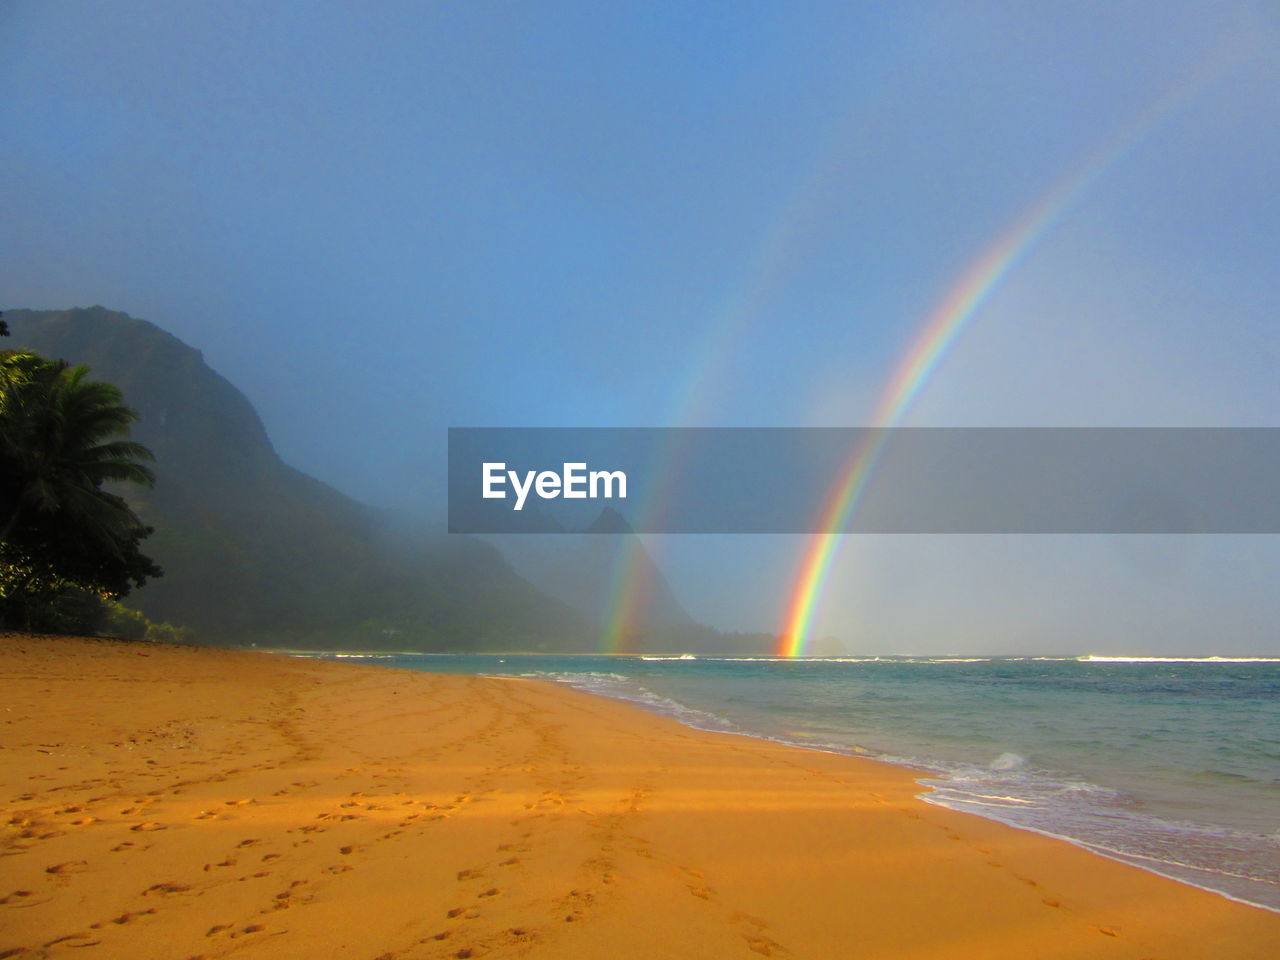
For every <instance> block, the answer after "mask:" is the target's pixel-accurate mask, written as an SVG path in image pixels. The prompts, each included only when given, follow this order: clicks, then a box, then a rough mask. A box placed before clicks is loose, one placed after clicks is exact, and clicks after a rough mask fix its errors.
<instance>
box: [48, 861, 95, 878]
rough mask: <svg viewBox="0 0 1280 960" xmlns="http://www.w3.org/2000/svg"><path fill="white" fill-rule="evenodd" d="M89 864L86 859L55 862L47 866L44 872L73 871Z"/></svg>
mask: <svg viewBox="0 0 1280 960" xmlns="http://www.w3.org/2000/svg"><path fill="white" fill-rule="evenodd" d="M88 865H89V864H88V861H85V860H68V861H67V862H66V863H55V864H53V865H52V866H49V867H45V868H44V872H45V873H51V874H54V875H58V874H63V873H71V872H72V871H74V870H75V869H76V868H78V867H87V866H88Z"/></svg>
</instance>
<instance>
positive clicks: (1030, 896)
mask: <svg viewBox="0 0 1280 960" xmlns="http://www.w3.org/2000/svg"><path fill="white" fill-rule="evenodd" d="M921 789H922V788H921V787H920V786H919V785H918V784H916V783H915V782H914V781H913V780H912V778H911V775H910V774H909V773H908V772H907V771H904V770H902V769H901V768H897V767H893V766H889V765H886V764H881V763H877V762H875V761H871V760H863V759H856V758H847V757H840V756H834V755H829V754H823V753H817V752H811V751H805V750H800V749H796V748H791V747H785V746H781V745H778V744H773V743H769V742H766V741H758V740H752V739H748V738H744V737H735V736H730V735H725V734H713V733H703V732H700V731H695V730H691V729H688V728H685V727H682V726H680V725H679V724H677V723H676V722H674V721H672V720H669V719H666V718H664V717H659V716H655V715H650V714H647V713H645V712H643V711H640V710H638V709H635V708H633V707H630V706H628V705H625V704H621V703H617V702H614V701H610V700H606V699H603V698H597V697H593V696H590V695H588V694H584V693H579V692H577V691H573V690H568V689H565V688H562V687H557V686H553V685H550V684H544V683H539V682H533V681H521V680H501V679H486V678H479V677H459V676H447V675H432V674H421V673H414V672H409V671H398V670H388V669H384V668H379V667H371V666H363V665H354V664H339V663H327V662H316V661H305V660H296V659H290V658H286V657H279V656H270V655H266V654H255V653H247V652H234V651H223V650H202V649H195V648H180V647H163V646H152V645H144V644H123V643H115V642H108V641H88V640H77V639H72V638H48V637H40V638H32V637H16V636H12V635H10V636H5V637H0V811H2V813H3V817H2V822H3V825H4V826H3V846H2V848H0V957H23V958H34V957H77V958H129V960H148V958H155V960H184V958H195V957H202V958H205V960H213V958H218V957H227V956H236V957H281V958H299V960H303V958H306V960H313V958H328V957H350V958H355V960H414V958H423V960H427V958H467V957H475V958H479V957H495V958H496V957H533V958H546V960H563V958H579V957H580V958H593V960H594V958H608V960H627V958H646V960H650V958H656V957H672V958H711V960H715V958H730V957H736V958H742V960H751V958H753V957H759V956H765V957H776V958H787V957H795V958H812V960H840V958H846V957H847V958H854V957H858V958H882V957H884V958H887V957H893V958H913V960H926V958H928V960H935V958H943V957H945V958H960V960H965V958H975V960H976V958H1005V957H1008V958H1026V957H1037V958H1064V960H1065V958H1071V960H1079V958H1093V957H1103V958H1105V957H1116V958H1133V960H1142V958H1152V960H1154V958H1160V960H1174V958H1206V960H1208V958H1215V960H1217V958H1251V957H1256V958H1267V960H1270V958H1273V957H1276V956H1280V915H1277V914H1274V913H1271V912H1268V911H1264V910H1260V909H1255V908H1251V907H1248V906H1244V905H1241V904H1237V903H1233V902H1231V901H1228V900H1226V899H1225V898H1222V897H1219V896H1216V895H1214V894H1210V893H1205V892H1202V891H1199V890H1195V889H1193V888H1191V887H1187V886H1184V885H1182V884H1179V883H1175V882H1173V881H1171V880H1165V879H1163V878H1161V877H1157V876H1155V875H1152V874H1148V873H1145V872H1143V871H1140V870H1137V869H1135V868H1132V867H1129V866H1125V865H1123V864H1119V863H1114V862H1112V861H1109V860H1106V859H1103V858H1101V857H1098V856H1095V855H1093V854H1090V853H1087V852H1085V851H1083V850H1080V849H1078V848H1076V847H1073V846H1071V845H1070V844H1067V843H1063V842H1060V841H1055V840H1051V839H1047V838H1044V837H1040V836H1037V835H1034V834H1031V833H1026V832H1023V831H1018V830H1014V829H1012V828H1008V827H1004V826H1002V825H1000V824H997V823H992V822H989V821H986V820H983V819H981V818H977V817H972V816H967V815H965V814H959V813H953V812H951V811H948V810H943V809H940V808H937V807H932V806H929V805H927V804H924V803H922V802H920V801H919V800H916V799H914V797H915V795H916V794H918V793H920V792H921Z"/></svg>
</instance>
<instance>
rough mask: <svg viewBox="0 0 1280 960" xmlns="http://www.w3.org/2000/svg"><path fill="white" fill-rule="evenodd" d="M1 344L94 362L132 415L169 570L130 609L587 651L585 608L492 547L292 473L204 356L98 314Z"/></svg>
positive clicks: (226, 633)
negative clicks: (149, 462)
mask: <svg viewBox="0 0 1280 960" xmlns="http://www.w3.org/2000/svg"><path fill="white" fill-rule="evenodd" d="M5 319H6V320H7V321H8V323H9V326H10V329H11V331H12V336H11V337H10V338H9V340H8V341H7V342H6V343H5V344H4V346H5V347H12V348H19V347H25V348H27V349H31V350H33V351H35V352H37V353H40V354H42V355H44V356H48V357H61V358H64V359H66V360H68V361H70V362H72V363H85V364H88V366H89V367H90V368H91V370H92V374H91V375H92V377H93V378H94V379H101V380H106V381H109V382H111V383H114V384H116V385H117V386H119V387H120V388H121V390H123V392H124V396H125V399H126V402H128V403H129V405H130V406H132V407H133V408H134V409H135V410H137V411H138V413H139V421H138V422H137V423H136V424H135V426H134V431H133V437H134V439H136V440H139V441H140V442H142V443H145V444H146V445H147V446H149V447H150V448H151V449H152V451H153V452H154V453H155V455H156V463H155V465H154V466H155V473H156V477H157V483H156V486H155V488H154V489H152V490H138V489H131V490H126V491H121V492H122V493H124V494H125V495H126V496H127V497H128V499H129V500H130V501H131V503H133V504H134V506H135V509H136V510H137V511H138V513H139V515H140V516H141V517H142V518H143V519H144V520H145V521H146V522H147V523H148V524H150V525H152V526H154V527H155V528H156V532H155V534H153V535H152V537H150V538H149V539H148V540H147V541H145V542H144V544H143V549H144V552H146V553H147V554H148V555H150V556H153V557H154V558H155V559H156V560H157V561H158V562H159V563H160V564H161V566H163V567H164V568H165V573H166V575H165V576H164V577H163V578H161V579H159V580H156V581H154V582H153V583H150V584H148V585H147V586H146V587H145V588H143V589H142V590H139V591H136V592H135V593H134V594H133V595H131V596H130V597H129V599H128V602H129V604H130V605H132V606H135V607H137V608H138V609H140V610H141V611H142V612H143V613H145V614H146V615H147V616H148V617H150V618H151V619H153V620H168V621H171V622H174V623H181V624H184V625H187V626H190V627H192V628H193V629H194V631H195V632H196V639H197V640H199V641H200V642H205V643H231V644H247V643H258V644H270V645H275V646H298V647H310V648H378V649H392V648H395V649H413V650H441V651H444V650H451V651H467V650H548V651H574V650H589V649H592V648H593V646H594V643H595V633H596V630H595V628H594V626H593V625H592V624H591V623H590V622H589V620H588V619H587V618H585V617H584V616H583V615H582V614H581V613H579V612H577V611H574V610H572V609H570V608H569V607H568V606H567V605H566V604H564V603H562V602H560V601H558V600H555V599H553V598H551V597H548V596H547V595H546V594H545V593H543V592H541V591H539V590H537V589H536V588H535V587H533V586H532V585H530V584H529V583H528V582H527V581H525V580H524V579H522V578H521V577H520V576H518V575H517V574H516V573H515V572H514V571H513V570H512V569H511V567H510V565H509V564H508V563H507V562H506V561H505V560H504V558H503V557H502V556H501V554H500V552H499V551H498V550H497V549H495V548H494V547H493V546H491V545H489V544H486V543H483V542H482V541H480V540H477V539H474V538H470V537H460V536H449V535H445V534H434V535H433V534H426V533H424V534H421V535H414V536H406V535H403V534H400V535H393V534H392V532H391V528H392V527H393V526H394V523H392V522H389V521H388V518H387V517H386V516H385V515H384V514H383V513H382V512H380V511H377V510H374V509H373V508H370V507H367V506H365V505H363V504H360V503H358V502H356V501H354V500H352V499H351V498H349V497H347V496H345V495H344V494H342V493H339V492H338V491H337V490H334V489H333V488H332V487H329V486H328V485H326V484H324V483H322V482H320V481H319V480H316V479H315V478H313V477H310V476H308V475H306V474H304V473H302V472H301V471H299V470H296V469H294V468H292V467H290V466H288V465H287V464H285V463H284V462H283V461H282V460H281V459H280V458H279V456H278V455H277V454H276V452H275V449H274V448H273V447H272V445H271V442H270V439H269V438H268V436H267V432H266V430H265V429H264V427H263V425H262V421H261V420H260V419H259V417H258V415H257V413H256V411H255V410H254V408H253V406H252V404H250V402H249V401H248V399H246V398H245V397H244V395H243V394H241V393H240V392H239V391H238V390H237V389H236V388H235V387H234V386H232V385H231V384H230V383H229V382H228V381H227V380H225V379H224V378H223V377H221V376H219V375H218V374H217V373H215V372H214V371H213V370H211V369H210V368H209V367H208V366H207V365H206V364H205V363H204V360H203V357H202V356H201V354H200V352H199V351H198V350H195V349H193V348H192V347H190V346H188V345H186V344H185V343H183V342H182V341H181V340H179V339H178V338H177V337H174V336H172V335H171V334H169V333H166V332H165V331H164V330H162V329H160V328H159V327H157V326H155V325H154V324H152V323H149V322H147V321H145V320H139V319H136V318H133V317H130V316H128V315H127V314H123V313H116V312H113V311H110V310H106V309H104V308H102V307H90V308H84V309H72V310H60V311H30V310H12V311H6V312H5Z"/></svg>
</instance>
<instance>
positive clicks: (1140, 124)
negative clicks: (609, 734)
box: [775, 63, 1223, 657]
mask: <svg viewBox="0 0 1280 960" xmlns="http://www.w3.org/2000/svg"><path fill="white" fill-rule="evenodd" d="M1210 66H1215V65H1212V64H1207V63H1206V64H1201V65H1200V67H1199V68H1198V69H1197V70H1196V71H1195V72H1194V73H1193V74H1192V76H1191V77H1190V78H1189V79H1188V80H1186V81H1183V82H1181V83H1178V84H1175V85H1174V86H1173V87H1171V88H1170V89H1169V90H1168V91H1166V92H1165V94H1164V95H1162V96H1161V97H1160V98H1159V99H1157V100H1156V101H1155V102H1154V103H1153V104H1152V105H1151V106H1149V107H1148V108H1147V109H1145V110H1144V111H1142V112H1141V113H1140V114H1139V115H1138V117H1137V118H1136V119H1135V120H1134V121H1133V122H1131V123H1130V124H1128V125H1127V126H1126V127H1125V128H1124V129H1123V130H1122V131H1121V133H1120V134H1119V135H1118V136H1116V137H1113V138H1112V139H1111V140H1110V141H1109V142H1107V143H1106V144H1105V145H1104V146H1103V147H1101V148H1100V149H1098V150H1096V151H1094V153H1093V154H1092V155H1090V156H1089V157H1088V158H1087V159H1086V160H1085V162H1084V163H1083V164H1081V165H1080V166H1079V167H1077V168H1076V169H1075V170H1074V171H1073V172H1071V173H1070V174H1068V175H1067V176H1065V177H1063V178H1062V179H1061V180H1059V181H1058V182H1057V183H1056V184H1054V185H1053V187H1051V188H1050V190H1049V191H1048V192H1047V193H1046V194H1045V195H1044V196H1043V197H1042V198H1041V199H1040V200H1038V201H1037V202H1035V203H1033V204H1032V205H1031V206H1030V207H1029V208H1028V209H1027V210H1026V211H1025V212H1024V213H1023V214H1022V215H1021V216H1020V217H1019V218H1018V219H1017V220H1016V221H1014V223H1013V224H1012V225H1011V226H1010V227H1008V228H1007V229H1006V230H1005V231H1004V232H1003V233H1002V234H1001V235H1000V236H999V237H998V238H997V239H996V240H995V242H994V243H992V244H991V245H990V246H988V247H987V248H986V249H985V250H983V251H982V253H981V254H979V255H978V256H977V257H976V258H975V259H974V260H973V261H972V262H971V263H970V265H969V266H968V268H967V269H966V270H965V271H964V272H963V273H962V274H961V276H960V279H959V281H958V282H957V283H956V284H955V285H954V286H953V287H952V288H951V290H950V291H949V292H948V293H947V294H946V295H945V296H944V297H943V298H942V300H941V301H940V302H939V303H938V304H937V306H936V307H934V308H933V310H932V311H931V312H930V313H929V315H928V317H927V318H926V320H925V322H924V325H923V326H922V328H921V330H920V332H919V333H918V334H917V335H916V336H915V338H914V340H913V341H912V343H911V346H910V347H909V349H908V350H907V351H906V353H905V354H904V355H903V357H902V359H901V360H900V361H899V362H898V365H897V368H896V369H895V371H894V374H893V376H892V378H890V380H889V383H888V385H887V386H886V388H885V390H884V391H883V393H882V394H881V397H880V400H879V401H878V402H877V403H876V406H875V409H874V411H873V414H872V417H871V423H870V426H871V427H878V428H890V427H895V426H898V425H899V424H900V423H901V422H902V419H903V417H904V416H905V415H906V413H907V410H908V408H909V407H910V405H911V403H912V401H913V400H915V398H916V397H917V396H918V395H919V393H920V391H921V390H922V389H923V388H924V386H925V384H926V383H927V382H928V380H929V377H930V376H931V375H932V374H933V372H934V371H935V370H936V369H937V367H938V364H939V363H940V362H941V361H942V359H943V357H944V356H946V353H947V351H948V350H949V349H950V348H951V347H952V346H953V345H954V344H955V342H956V340H957V339H958V338H959V337H960V335H961V334H962V333H963V332H964V330H965V328H966V327H967V326H968V325H969V323H970V322H971V321H972V320H973V318H974V317H975V316H976V315H977V313H978V311H979V310H980V309H981V307H982V306H983V304H985V303H986V302H987V300H989V299H990V297H991V295H992V293H993V292H994V291H995V290H996V288H997V287H998V286H999V285H1000V282H1001V281H1002V280H1003V279H1004V278H1005V277H1006V276H1008V274H1009V272H1010V271H1011V270H1012V269H1013V268H1014V267H1015V266H1016V265H1017V264H1018V263H1020V262H1021V261H1022V260H1023V259H1024V258H1025V257H1026V255H1027V253H1028V252H1029V251H1030V250H1031V249H1032V248H1033V247H1034V246H1035V244H1036V242H1037V241H1038V240H1039V239H1040V238H1041V237H1043V236H1044V235H1045V233H1046V232H1048V231H1049V230H1050V228H1052V227H1053V226H1054V224H1056V223H1057V222H1058V220H1059V219H1060V218H1061V217H1062V215H1063V213H1064V212H1065V211H1066V210H1067V209H1068V208H1069V207H1070V206H1071V204H1072V203H1073V202H1074V201H1075V200H1076V199H1077V198H1078V197H1080V196H1081V195H1082V194H1083V193H1084V192H1085V191H1086V190H1087V189H1088V188H1089V186H1090V185H1091V184H1093V183H1094V182H1095V181H1096V180H1097V179H1098V178H1099V177H1100V176H1101V175H1102V174H1103V173H1104V172H1105V171H1106V170H1107V169H1108V168H1109V167H1111V166H1112V165H1113V164H1114V163H1115V162H1116V161H1117V160H1119V159H1120V157H1121V156H1123V155H1124V154H1125V153H1127V152H1128V151H1129V150H1130V149H1132V148H1133V147H1134V146H1135V145H1136V144H1137V143H1138V142H1139V141H1140V140H1142V139H1143V138H1144V137H1146V136H1147V135H1148V134H1150V133H1151V132H1152V131H1153V130H1154V129H1155V128H1156V127H1157V126H1158V125H1159V124H1160V123H1161V122H1162V121H1164V120H1165V119H1167V118H1168V117H1169V116H1170V115H1172V114H1173V112H1174V111H1175V110H1176V109H1178V108H1179V107H1181V106H1183V105H1184V104H1186V103H1187V102H1188V101H1189V100H1190V99H1191V97H1192V96H1193V95H1194V94H1196V93H1198V92H1199V91H1200V90H1201V89H1203V87H1204V86H1205V85H1206V84H1207V83H1208V81H1209V80H1210V79H1214V78H1216V77H1218V76H1220V75H1221V73H1222V72H1223V71H1222V70H1221V69H1208V67H1210ZM888 436H889V434H888V432H887V429H878V430H871V431H868V433H867V435H866V438H865V439H864V440H863V442H862V443H861V444H860V445H859V446H858V447H857V448H856V449H855V450H854V451H853V452H852V454H851V455H850V457H849V459H848V460H847V461H846V463H845V466H844V468H843V470H842V471H841V473H840V476H839V478H838V480H837V481H836V483H835V484H834V485H833V486H832V488H831V491H830V493H829V494H828V496H827V498H826V500H825V502H824V503H823V505H822V508H821V510H820V511H819V513H818V519H817V524H816V526H815V529H817V530H818V531H819V532H818V533H816V534H814V536H813V537H812V538H811V539H810V541H809V543H808V546H807V548H806V549H805V552H804V556H803V558H802V560H801V563H800V571H799V574H798V575H797V577H796V579H795V581H794V582H793V585H792V589H791V592H790V597H789V600H788V602H787V605H786V613H785V619H784V621H783V626H782V629H781V631H780V634H779V637H778V642H777V646H776V649H775V653H776V655H777V656H780V657H799V656H804V655H805V652H806V648H807V646H808V644H809V642H810V639H811V636H810V635H811V633H812V632H813V618H814V614H815V612H816V611H817V608H818V603H819V600H820V599H821V598H822V595H823V592H824V588H825V586H826V583H827V578H828V576H829V575H830V572H831V567H832V564H833V561H834V560H835V557H836V554H837V552H838V550H839V546H840V544H841V542H842V540H843V535H842V533H841V531H843V530H845V529H846V528H847V527H848V524H849V521H850V519H851V518H852V517H853V515H854V513H855V511H856V510H857V508H858V504H859V502H860V501H861V499H862V496H863V494H864V493H865V491H866V489H867V484H868V482H869V480H870V479H871V476H872V474H873V472H874V471H875V467H876V464H877V462H878V461H879V458H880V455H881V453H882V452H883V447H884V444H885V442H886V441H887V438H888Z"/></svg>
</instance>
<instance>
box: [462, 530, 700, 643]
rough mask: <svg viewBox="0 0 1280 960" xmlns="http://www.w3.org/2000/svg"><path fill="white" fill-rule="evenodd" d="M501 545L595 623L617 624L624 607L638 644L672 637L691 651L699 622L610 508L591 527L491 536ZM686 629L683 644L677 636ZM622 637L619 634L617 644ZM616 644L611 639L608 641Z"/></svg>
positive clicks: (531, 576)
mask: <svg viewBox="0 0 1280 960" xmlns="http://www.w3.org/2000/svg"><path fill="white" fill-rule="evenodd" d="M487 539H488V540H489V541H490V542H491V543H494V544H496V545H497V546H498V548H499V549H500V550H501V551H502V554H503V556H505V557H506V558H507V560H508V561H510V563H511V565H512V566H513V567H515V569H516V572H517V573H519V574H520V575H521V576H522V577H524V578H525V579H526V580H528V581H529V582H530V583H532V584H533V585H534V586H536V587H537V588H538V589H539V590H542V591H543V592H544V593H547V594H549V595H550V596H553V597H555V598H556V599H557V600H560V601H562V602H564V603H566V604H567V605H568V606H569V607H571V608H572V609H574V610H576V611H577V612H579V613H580V614H582V615H583V616H585V617H587V618H588V619H589V620H591V621H592V622H594V623H600V624H611V623H613V621H615V619H617V618H618V616H619V614H620V611H621V612H622V616H623V619H624V620H625V625H624V628H623V629H625V630H626V631H630V632H631V633H632V634H634V635H635V640H636V643H635V644H627V643H625V642H623V643H622V645H623V646H624V647H626V648H628V649H630V648H631V647H632V646H639V647H643V648H644V649H658V648H656V647H654V646H653V643H652V641H653V640H655V639H657V638H658V637H669V639H671V640H672V641H673V642H675V647H674V648H672V647H670V646H667V645H663V646H661V649H664V650H670V649H686V648H687V647H688V644H689V643H691V642H695V640H705V639H706V638H705V637H701V636H698V635H697V633H698V630H699V625H698V624H697V623H696V622H695V621H694V619H693V618H692V617H691V616H689V614H688V613H687V612H686V611H685V609H684V607H683V606H681V604H680V601H679V600H678V599H677V598H676V595H675V592H674V591H673V590H672V589H671V585H670V584H669V583H668V582H667V579H666V577H665V576H664V575H663V573H662V570H661V569H660V568H659V567H658V565H657V563H655V562H654V560H653V558H652V557H651V556H650V555H649V552H648V550H646V549H645V546H644V543H643V542H642V541H641V540H640V539H639V538H638V537H637V536H636V535H635V533H634V532H633V531H632V530H631V527H630V525H628V523H627V521H626V520H625V519H624V518H623V517H622V516H621V515H620V514H619V513H618V512H617V511H616V510H614V509H613V508H612V507H605V508H604V510H602V511H601V513H600V516H599V517H597V518H596V520H595V521H594V522H593V523H592V524H591V525H590V526H589V527H588V528H587V532H586V533H561V534H557V535H540V534H536V533H533V534H506V535H495V536H490V537H488V538H487ZM681 634H684V635H686V636H685V640H684V646H682V645H681V643H680V642H679V637H680V636H681ZM623 640H624V638H620V637H619V638H613V640H612V642H613V643H614V645H617V644H618V643H619V642H622V641H623ZM606 642H610V641H606Z"/></svg>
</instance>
